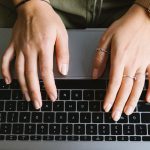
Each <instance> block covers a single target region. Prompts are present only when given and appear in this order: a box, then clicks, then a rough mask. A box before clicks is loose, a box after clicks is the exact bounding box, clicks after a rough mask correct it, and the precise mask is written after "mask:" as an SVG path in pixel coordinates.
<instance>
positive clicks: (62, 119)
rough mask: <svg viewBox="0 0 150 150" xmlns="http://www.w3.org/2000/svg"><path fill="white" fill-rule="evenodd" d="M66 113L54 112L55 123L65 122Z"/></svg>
mask: <svg viewBox="0 0 150 150" xmlns="http://www.w3.org/2000/svg"><path fill="white" fill-rule="evenodd" d="M66 122H67V114H66V113H56V123H66Z"/></svg>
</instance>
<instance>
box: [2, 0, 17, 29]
mask: <svg viewBox="0 0 150 150" xmlns="http://www.w3.org/2000/svg"><path fill="white" fill-rule="evenodd" d="M15 20H16V11H15V9H14V6H13V3H12V1H11V0H0V28H3V27H4V28H8V27H12V26H13V24H14V22H15Z"/></svg>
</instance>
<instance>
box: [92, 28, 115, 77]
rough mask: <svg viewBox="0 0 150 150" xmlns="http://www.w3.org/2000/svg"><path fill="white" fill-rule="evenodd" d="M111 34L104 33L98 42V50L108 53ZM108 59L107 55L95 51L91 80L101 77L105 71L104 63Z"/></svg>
mask: <svg viewBox="0 0 150 150" xmlns="http://www.w3.org/2000/svg"><path fill="white" fill-rule="evenodd" d="M111 38H112V33H111V32H109V30H108V31H106V32H105V33H104V34H103V36H102V38H101V39H100V42H99V46H98V47H99V48H100V49H102V50H105V51H108V49H109V47H110V43H111ZM107 59H108V53H106V52H104V51H101V50H98V51H96V54H95V58H94V63H93V72H92V77H93V79H97V78H98V77H99V76H101V75H102V74H103V72H104V70H105V67H106V63H107Z"/></svg>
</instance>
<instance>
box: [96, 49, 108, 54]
mask: <svg viewBox="0 0 150 150" xmlns="http://www.w3.org/2000/svg"><path fill="white" fill-rule="evenodd" d="M96 52H103V53H107V54H110V52H108V51H107V50H105V49H103V48H97V49H96Z"/></svg>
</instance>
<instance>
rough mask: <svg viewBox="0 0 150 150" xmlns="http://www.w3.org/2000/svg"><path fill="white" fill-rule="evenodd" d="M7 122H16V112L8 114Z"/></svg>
mask: <svg viewBox="0 0 150 150" xmlns="http://www.w3.org/2000/svg"><path fill="white" fill-rule="evenodd" d="M7 122H18V112H8V114H7Z"/></svg>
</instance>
